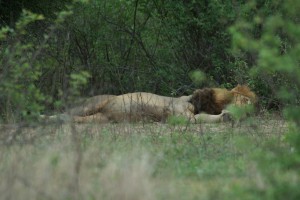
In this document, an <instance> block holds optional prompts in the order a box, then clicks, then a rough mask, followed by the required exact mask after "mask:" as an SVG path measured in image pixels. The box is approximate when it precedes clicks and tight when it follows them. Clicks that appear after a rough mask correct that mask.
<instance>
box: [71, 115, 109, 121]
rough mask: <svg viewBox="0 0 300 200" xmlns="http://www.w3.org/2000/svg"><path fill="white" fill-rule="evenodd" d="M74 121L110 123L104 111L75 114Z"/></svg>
mask: <svg viewBox="0 0 300 200" xmlns="http://www.w3.org/2000/svg"><path fill="white" fill-rule="evenodd" d="M73 121H74V122H76V123H108V122H109V120H108V118H107V117H106V116H105V115H104V114H102V113H96V114H94V115H88V116H83V117H82V116H73Z"/></svg>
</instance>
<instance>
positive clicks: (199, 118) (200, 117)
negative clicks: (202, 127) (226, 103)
mask: <svg viewBox="0 0 300 200" xmlns="http://www.w3.org/2000/svg"><path fill="white" fill-rule="evenodd" d="M195 119H196V122H200V123H201V122H202V123H219V122H228V121H231V120H232V117H231V114H230V113H229V112H228V111H226V110H222V113H220V114H218V115H211V114H207V113H200V114H197V115H195Z"/></svg>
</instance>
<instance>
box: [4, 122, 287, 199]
mask: <svg viewBox="0 0 300 200" xmlns="http://www.w3.org/2000/svg"><path fill="white" fill-rule="evenodd" d="M3 128H5V129H6V131H3V132H2V133H1V142H2V145H1V146H0V180H1V182H0V194H1V198H2V199H114V200H115V199H125V200H126V199H128V200H129V199H130V200H134V199H145V200H148V199H195V198H201V199H216V198H219V197H220V196H222V195H224V194H227V195H229V196H230V195H231V193H232V189H233V188H240V187H243V186H245V187H248V186H249V185H257V186H255V187H257V188H260V189H261V190H264V187H265V182H264V180H263V178H262V176H261V175H260V173H261V172H260V171H259V170H257V168H256V167H253V166H255V165H254V164H253V161H250V160H247V158H246V157H247V156H248V155H249V151H244V150H240V149H238V147H237V146H236V145H235V143H236V141H237V140H235V139H234V135H238V136H244V135H246V136H247V139H249V138H254V140H253V141H256V140H260V139H266V138H267V137H269V136H275V137H276V138H277V136H279V137H278V138H281V137H282V134H283V133H284V130H285V129H286V124H285V123H284V121H282V120H268V119H266V118H264V119H260V120H259V124H258V123H257V122H251V123H244V124H242V125H241V126H238V127H234V128H233V127H232V126H231V124H229V123H228V124H218V125H211V124H202V125H189V126H173V125H168V124H160V123H158V124H143V123H138V124H101V125H98V124H76V125H70V124H63V125H58V126H55V125H51V126H46V127H39V126H38V127H34V128H33V127H23V128H22V130H20V132H18V134H17V135H16V136H13V137H12V135H14V134H15V133H16V130H17V128H16V127H7V126H6V127H3ZM2 130H3V129H2ZM74 135H76V137H74ZM228 137H229V139H228ZM12 138H13V139H12ZM74 138H75V139H74ZM76 138H77V139H76ZM76 141H77V142H76ZM249 148H251V147H249ZM222 151H223V152H222ZM79 155H80V156H79ZM224 166H226V167H225V168H224ZM251 169H252V170H251ZM253 177H255V178H253Z"/></svg>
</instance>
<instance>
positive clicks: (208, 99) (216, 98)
mask: <svg viewBox="0 0 300 200" xmlns="http://www.w3.org/2000/svg"><path fill="white" fill-rule="evenodd" d="M189 102H190V103H191V104H193V106H194V114H199V113H201V112H205V113H208V114H220V113H221V112H222V110H224V109H225V108H226V106H227V105H229V104H235V105H238V106H241V105H246V104H255V103H256V102H257V97H256V95H255V93H254V92H252V91H251V90H250V88H249V87H248V86H246V85H237V86H236V87H235V88H233V89H232V90H227V89H224V88H204V89H198V90H195V91H194V93H193V95H192V97H191V99H190V101H189Z"/></svg>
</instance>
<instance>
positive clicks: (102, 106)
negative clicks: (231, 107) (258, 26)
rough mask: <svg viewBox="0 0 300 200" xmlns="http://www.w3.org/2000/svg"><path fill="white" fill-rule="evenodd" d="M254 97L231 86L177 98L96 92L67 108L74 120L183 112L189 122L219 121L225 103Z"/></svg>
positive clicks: (245, 101) (135, 118) (126, 118)
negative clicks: (93, 95) (97, 94)
mask: <svg viewBox="0 0 300 200" xmlns="http://www.w3.org/2000/svg"><path fill="white" fill-rule="evenodd" d="M255 100H256V96H255V94H254V93H253V92H252V91H251V90H250V89H249V88H248V87H247V86H241V85H238V86H237V87H235V88H234V89H232V90H231V91H230V90H226V89H221V88H204V89H199V90H196V91H195V92H194V93H193V94H192V95H190V96H182V97H179V98H174V97H166V96H160V95H156V94H152V93H145V92H136V93H128V94H123V95H119V96H113V95H99V96H96V97H92V98H90V99H88V100H86V101H85V102H83V103H82V106H78V107H75V108H73V109H71V112H70V113H71V115H72V116H73V120H74V121H75V122H100V123H101V122H102V123H106V122H124V121H130V122H133V121H141V120H147V121H165V120H166V118H168V117H169V116H171V115H175V116H184V117H185V118H186V119H188V120H190V121H191V122H197V121H199V120H200V121H207V122H221V121H223V117H224V114H226V115H228V113H226V112H224V109H225V107H226V106H227V105H228V104H231V103H233V104H236V105H244V104H248V103H252V102H254V101H255Z"/></svg>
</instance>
